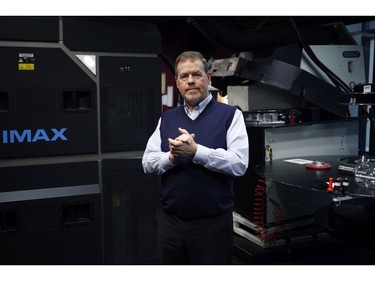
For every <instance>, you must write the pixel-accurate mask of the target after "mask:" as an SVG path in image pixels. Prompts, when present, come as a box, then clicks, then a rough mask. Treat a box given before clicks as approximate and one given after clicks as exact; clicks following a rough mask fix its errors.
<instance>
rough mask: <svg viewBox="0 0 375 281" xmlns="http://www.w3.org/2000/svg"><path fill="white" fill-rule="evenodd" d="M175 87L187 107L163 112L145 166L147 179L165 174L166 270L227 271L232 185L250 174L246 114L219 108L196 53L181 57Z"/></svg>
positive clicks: (161, 213)
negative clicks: (204, 267)
mask: <svg viewBox="0 0 375 281" xmlns="http://www.w3.org/2000/svg"><path fill="white" fill-rule="evenodd" d="M175 80H176V85H177V88H178V89H179V91H180V93H181V96H182V98H183V99H184V105H183V106H179V107H176V108H173V109H169V110H168V111H166V112H165V113H164V114H163V116H162V117H161V119H160V120H159V122H158V125H157V127H156V130H155V131H154V133H153V134H152V136H151V137H150V139H149V141H148V143H147V147H146V150H145V153H144V155H143V159H142V165H143V169H144V171H145V173H153V172H156V173H158V174H162V187H161V208H160V210H158V214H157V218H158V234H157V235H158V237H157V244H158V245H157V246H158V255H159V259H160V263H161V264H230V263H231V257H232V248H233V217H232V208H233V179H234V176H242V175H243V174H244V173H245V172H246V169H247V166H248V158H249V155H248V153H249V152H248V137H247V133H246V126H245V122H244V118H243V115H242V112H241V111H240V110H238V109H237V108H235V107H233V106H230V105H226V104H222V103H219V102H216V101H215V100H214V99H213V98H212V96H211V94H210V93H209V90H208V87H209V85H210V84H211V75H210V73H209V71H208V65H207V61H206V60H205V59H204V57H203V56H202V54H200V53H199V52H193V51H187V52H184V53H182V54H180V55H179V56H178V57H177V59H176V64H175Z"/></svg>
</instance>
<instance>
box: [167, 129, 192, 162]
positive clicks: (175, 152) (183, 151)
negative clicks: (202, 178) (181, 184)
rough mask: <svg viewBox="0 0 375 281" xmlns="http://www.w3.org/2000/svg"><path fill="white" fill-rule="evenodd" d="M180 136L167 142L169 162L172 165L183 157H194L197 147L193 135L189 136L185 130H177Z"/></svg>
mask: <svg viewBox="0 0 375 281" xmlns="http://www.w3.org/2000/svg"><path fill="white" fill-rule="evenodd" d="M178 131H179V133H180V135H179V136H178V137H177V138H175V139H171V138H168V142H169V151H170V154H169V160H170V161H171V163H173V164H177V162H178V161H179V159H180V158H181V157H183V156H194V155H195V152H196V151H197V147H198V145H197V144H196V142H195V141H194V138H195V134H190V133H189V132H188V131H187V130H185V129H182V128H178Z"/></svg>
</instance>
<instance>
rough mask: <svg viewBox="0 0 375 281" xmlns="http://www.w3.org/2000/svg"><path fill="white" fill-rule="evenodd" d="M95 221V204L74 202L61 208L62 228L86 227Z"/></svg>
mask: <svg viewBox="0 0 375 281" xmlns="http://www.w3.org/2000/svg"><path fill="white" fill-rule="evenodd" d="M93 221H94V203H93V202H91V201H89V202H72V203H69V204H64V205H62V206H61V208H60V226H62V227H70V226H77V225H85V224H89V223H93Z"/></svg>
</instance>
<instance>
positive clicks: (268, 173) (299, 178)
mask: <svg viewBox="0 0 375 281" xmlns="http://www.w3.org/2000/svg"><path fill="white" fill-rule="evenodd" d="M354 159H360V156H343V155H323V156H303V157H291V158H283V159H276V160H272V161H266V162H263V163H260V164H258V165H257V166H256V167H255V172H256V173H257V174H258V175H259V176H261V177H264V178H266V179H267V180H270V181H274V182H277V183H282V184H284V185H286V186H290V187H293V188H303V189H308V190H314V191H318V192H327V187H328V184H327V183H328V181H329V178H333V179H336V178H339V177H340V178H342V179H347V180H348V181H349V187H348V190H347V192H346V193H345V195H349V196H361V197H375V188H366V187H362V186H360V185H358V184H357V183H356V182H355V177H354V176H351V175H343V174H340V173H339V172H338V171H337V168H338V167H339V165H343V166H350V167H354V165H355V162H354ZM304 160H309V161H321V162H324V163H327V164H330V165H331V168H329V169H321V170H317V169H309V168H307V167H306V165H305V164H300V163H301V162H302V163H303V162H304ZM290 161H292V162H290ZM294 162H298V163H294ZM335 193H337V194H339V195H341V194H342V193H341V192H340V191H335Z"/></svg>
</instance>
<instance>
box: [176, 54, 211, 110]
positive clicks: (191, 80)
mask: <svg viewBox="0 0 375 281" xmlns="http://www.w3.org/2000/svg"><path fill="white" fill-rule="evenodd" d="M176 73H177V77H176V85H177V88H178V90H179V91H180V93H181V95H182V97H183V98H184V100H185V103H186V105H187V106H188V108H189V109H190V110H192V109H193V108H194V107H195V106H196V105H198V104H199V103H200V102H201V101H202V100H204V99H205V98H206V97H207V96H208V85H209V84H210V82H211V75H210V74H206V73H205V72H204V67H203V63H202V62H201V61H200V60H195V61H193V60H186V61H182V62H180V63H179V64H178V65H177V71H176Z"/></svg>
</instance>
